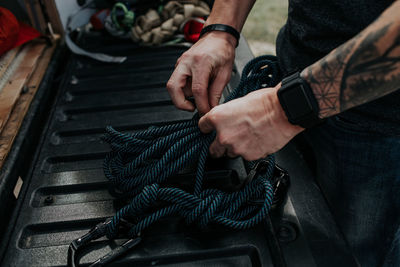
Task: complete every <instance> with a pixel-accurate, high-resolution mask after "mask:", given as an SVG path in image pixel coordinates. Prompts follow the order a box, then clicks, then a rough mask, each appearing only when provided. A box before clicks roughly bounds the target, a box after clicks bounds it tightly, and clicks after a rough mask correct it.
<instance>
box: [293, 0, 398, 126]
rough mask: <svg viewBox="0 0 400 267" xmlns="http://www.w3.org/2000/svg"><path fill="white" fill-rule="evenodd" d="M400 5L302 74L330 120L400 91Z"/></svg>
mask: <svg viewBox="0 0 400 267" xmlns="http://www.w3.org/2000/svg"><path fill="white" fill-rule="evenodd" d="M399 14H400V1H395V3H394V4H393V5H392V6H391V7H389V8H388V9H387V10H386V11H385V12H384V13H383V14H382V15H381V16H380V17H379V18H378V20H376V21H375V22H374V23H372V24H371V25H370V26H368V27H367V28H366V29H365V30H364V31H362V32H361V33H360V34H358V35H357V36H355V37H354V38H352V39H350V40H349V41H347V42H346V43H344V44H343V45H341V46H339V47H338V48H336V49H335V50H333V51H332V52H331V53H329V54H328V55H327V56H325V57H324V58H322V59H321V60H319V61H317V62H316V63H314V64H313V65H311V66H309V67H307V68H306V69H304V70H303V71H302V73H301V76H302V78H303V79H305V80H306V81H307V82H308V83H309V85H310V87H311V89H312V91H313V93H314V95H315V98H316V100H317V102H318V104H319V109H320V110H319V117H320V118H326V117H329V116H332V115H335V114H338V113H340V112H342V111H344V110H347V109H349V108H352V107H355V106H358V105H361V104H364V103H367V102H369V101H372V100H375V99H377V98H379V97H382V96H384V95H386V94H389V93H391V92H393V91H395V90H397V89H400V15H399ZM399 104H400V103H399Z"/></svg>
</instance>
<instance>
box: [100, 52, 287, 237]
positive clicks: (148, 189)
mask: <svg viewBox="0 0 400 267" xmlns="http://www.w3.org/2000/svg"><path fill="white" fill-rule="evenodd" d="M279 81H280V72H279V68H278V65H277V60H276V58H275V57H273V56H262V57H258V58H255V59H253V60H251V61H250V62H249V63H248V64H247V65H246V66H245V68H244V70H243V74H242V78H241V80H240V83H239V85H238V86H237V88H236V89H235V90H234V91H233V92H232V93H231V94H230V95H229V96H228V97H227V98H226V101H225V102H228V101H230V100H232V99H234V98H238V97H242V96H245V95H246V94H248V93H250V92H252V91H255V90H257V89H260V88H264V87H273V86H275V85H276V84H277V83H278V82H279ZM198 121H199V116H198V115H197V114H196V115H195V116H194V117H193V118H192V119H191V120H188V121H184V122H180V123H174V124H171V125H166V126H161V127H150V128H149V129H147V130H143V131H139V132H136V133H133V134H125V133H120V132H118V131H116V130H114V129H113V128H111V127H107V129H106V135H105V138H104V139H105V141H107V142H108V143H109V144H110V146H111V152H110V153H109V154H108V155H107V156H106V158H105V160H104V173H105V175H106V177H107V178H108V179H109V180H110V181H111V182H112V183H113V185H114V186H115V187H116V188H117V189H118V190H120V191H122V192H125V193H127V194H129V196H130V197H131V201H130V203H129V204H128V205H126V206H124V207H123V208H122V209H120V210H119V211H118V212H117V213H116V215H115V216H114V217H113V218H112V220H111V223H110V224H109V225H108V226H107V237H108V238H111V239H112V238H114V237H115V236H116V234H117V231H118V229H119V225H120V223H121V220H123V219H124V220H128V221H131V220H132V218H135V224H134V225H133V226H132V228H131V229H130V231H129V233H128V234H129V235H130V236H131V237H134V236H137V235H138V234H140V232H142V231H143V230H144V229H146V228H147V227H149V226H150V225H151V224H153V223H154V222H156V221H158V220H159V219H161V218H164V217H167V216H173V215H179V216H182V217H183V218H185V220H186V223H188V224H196V225H198V226H199V227H202V228H204V227H206V226H208V225H209V224H210V223H213V224H219V225H223V226H226V227H229V228H232V229H238V230H241V229H247V228H250V227H253V226H255V225H256V224H258V223H260V222H261V221H263V220H264V219H265V218H266V216H267V214H268V211H269V209H270V207H271V205H272V201H273V188H272V185H271V181H270V179H271V178H272V175H273V170H274V166H275V162H274V157H273V155H271V156H268V158H267V160H268V166H267V170H266V171H265V174H264V175H258V176H257V177H255V178H254V179H253V180H252V181H251V182H249V183H248V184H247V185H245V186H244V187H243V188H242V189H241V190H240V191H237V192H233V193H227V192H223V191H221V190H217V189H203V182H204V181H203V180H204V168H205V162H206V159H207V155H208V149H209V146H210V144H211V143H212V141H213V140H214V139H215V136H216V134H215V133H210V134H203V133H201V131H200V130H199V128H198ZM255 163H256V162H249V163H248V164H249V165H248V166H249V167H250V168H251V167H252V166H254V164H255ZM193 164H196V165H197V171H196V177H195V184H194V190H193V193H189V192H186V191H184V190H182V189H180V188H171V187H162V186H161V185H160V184H162V183H164V182H166V180H167V179H168V178H169V177H171V176H172V175H174V174H177V173H178V172H179V171H182V170H183V169H185V168H187V167H190V166H193ZM260 200H261V201H260ZM254 201H257V203H262V205H254V204H252V203H254ZM160 203H161V204H160ZM155 207H157V208H158V209H157V210H155V211H154V209H155Z"/></svg>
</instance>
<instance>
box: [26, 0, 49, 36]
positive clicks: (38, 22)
mask: <svg viewBox="0 0 400 267" xmlns="http://www.w3.org/2000/svg"><path fill="white" fill-rule="evenodd" d="M24 3H25V7H26V10H27V13H28V17H29V20H30V22H31V25H33V26H34V28H35V29H36V30H38V31H39V32H41V33H43V34H46V29H47V23H46V20H45V18H44V15H43V10H42V7H41V5H40V3H39V0H24Z"/></svg>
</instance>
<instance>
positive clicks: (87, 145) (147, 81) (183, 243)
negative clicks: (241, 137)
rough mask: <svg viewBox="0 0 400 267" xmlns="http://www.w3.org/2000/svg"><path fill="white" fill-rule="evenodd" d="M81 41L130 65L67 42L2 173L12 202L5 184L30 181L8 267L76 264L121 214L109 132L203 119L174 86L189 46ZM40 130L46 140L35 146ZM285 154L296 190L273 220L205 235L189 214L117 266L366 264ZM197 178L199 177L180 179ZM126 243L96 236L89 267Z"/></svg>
mask: <svg viewBox="0 0 400 267" xmlns="http://www.w3.org/2000/svg"><path fill="white" fill-rule="evenodd" d="M80 45H82V46H84V47H86V48H88V49H90V50H92V51H101V52H105V53H112V54H115V55H124V56H128V60H127V61H126V62H124V63H123V64H120V65H114V64H105V63H99V62H96V61H93V60H91V59H88V58H84V57H80V56H76V55H71V54H68V53H66V52H65V48H64V47H60V48H59V50H60V51H63V52H59V54H62V55H64V56H59V58H58V60H56V62H53V65H51V67H50V68H51V69H49V70H48V72H49V75H50V76H51V75H53V76H54V77H58V79H57V78H56V79H49V82H48V83H45V84H44V85H42V88H40V90H41V92H40V93H39V94H38V96H37V99H36V102H34V103H33V104H32V106H31V111H30V115H29V116H28V118H27V119H26V120H25V122H24V124H25V128H24V127H23V129H22V131H21V132H20V134H19V136H18V138H17V141H16V144H15V146H17V147H16V148H15V149H14V150H15V151H14V153H11V158H10V159H9V160H8V161H7V162H6V166H5V167H4V170H7V171H3V172H2V173H1V176H0V178H1V179H2V182H3V183H2V184H1V185H0V189H2V191H0V194H2V195H1V196H0V197H2V198H3V199H4V198H5V197H6V196H8V197H10V196H11V194H9V192H8V191H7V190H5V189H7V188H6V187H5V185H8V188H9V187H10V186H9V185H10V184H15V182H16V181H17V179H18V177H22V179H23V182H24V183H23V186H22V189H21V191H20V194H19V196H18V199H17V200H16V201H10V202H7V201H4V202H3V205H4V204H5V203H12V204H10V206H9V208H8V209H7V208H6V207H2V208H4V210H9V212H7V213H6V214H5V216H3V218H2V225H4V227H3V229H4V232H3V233H2V242H1V247H0V249H1V250H0V253H1V254H0V257H1V258H0V260H1V265H2V266H66V263H67V250H68V245H69V244H70V242H71V241H72V240H74V239H76V238H78V237H80V236H82V235H83V234H84V233H86V232H87V231H88V230H89V229H90V228H92V227H93V226H94V225H95V224H97V223H99V222H101V221H104V220H105V219H106V218H108V217H110V216H113V215H114V213H115V212H116V209H117V208H118V201H116V200H115V198H114V197H113V196H111V195H110V192H109V191H108V188H109V183H108V181H107V179H106V178H105V177H104V174H103V171H102V161H103V158H104V156H105V154H106V153H107V152H108V151H109V148H108V146H107V144H105V143H103V142H102V141H101V139H100V137H101V136H102V135H103V133H104V128H105V127H106V126H108V125H111V126H113V127H114V128H116V129H117V130H120V131H127V132H132V131H135V130H140V129H145V128H147V127H149V126H151V125H163V124H168V123H171V122H178V121H182V120H186V119H190V118H191V117H192V115H193V114H191V113H188V112H183V111H179V110H177V109H176V108H175V107H174V106H173V105H172V102H171V100H170V98H169V96H168V93H167V91H166V89H165V84H166V81H167V80H168V78H169V76H170V74H171V73H172V70H173V66H174V64H175V62H176V60H177V58H178V57H179V56H180V55H181V54H182V53H183V52H184V51H185V50H186V48H183V47H161V48H144V47H137V46H134V45H133V44H132V43H131V42H130V41H120V42H117V41H116V40H115V39H111V38H110V39H108V38H104V37H102V36H99V35H96V34H94V35H92V34H86V35H83V36H81V38H80ZM251 57H252V55H251V52H250V50H249V48H248V46H247V44H246V42H245V41H243V40H242V41H241V43H240V46H239V47H238V49H237V56H236V60H235V70H234V71H233V77H232V79H231V82H230V84H229V86H228V88H227V90H229V88H232V87H234V86H235V85H236V84H237V83H238V80H239V79H240V74H241V70H242V68H243V66H244V65H245V63H246V62H247V61H248V60H249V59H251ZM57 65H58V67H57ZM60 66H61V67H60ZM55 70H57V71H55ZM51 81H52V82H51ZM52 95H53V96H52ZM44 106H47V107H50V108H48V109H44V108H43V107H44ZM35 114H38V115H37V116H35ZM41 121H42V122H44V123H40V122H41ZM24 129H25V130H24ZM30 136H31V137H35V136H36V137H38V138H39V139H38V141H37V142H33V141H32V142H26V140H29V138H30ZM24 140H25V142H24ZM23 152H25V153H23ZM28 154H29V155H28ZM276 156H277V162H278V164H279V165H280V166H282V167H283V168H285V169H286V170H287V171H288V172H289V174H290V177H291V187H290V188H289V192H288V197H287V198H286V199H285V202H284V203H283V205H282V207H280V208H278V209H277V210H275V211H274V212H272V213H271V215H270V218H269V219H268V220H266V221H265V222H264V223H262V224H260V225H259V226H257V227H255V228H254V229H250V230H246V231H231V230H227V229H221V228H211V229H208V230H200V229H197V228H195V227H193V226H187V225H185V224H184V222H183V221H182V220H180V219H178V218H170V219H166V220H163V221H160V222H159V223H157V224H155V225H154V226H152V227H151V228H149V229H148V230H147V231H145V233H143V241H142V242H141V243H140V244H139V245H138V246H137V247H135V248H134V249H132V251H130V252H129V253H128V254H127V255H126V256H124V257H122V258H120V259H118V260H117V261H115V262H113V263H112V264H110V266H125V265H129V266H154V265H159V266H337V265H339V264H341V265H342V266H353V265H356V263H355V260H354V258H353V256H352V255H351V254H350V252H349V250H348V249H347V245H346V244H345V242H344V241H343V238H342V235H341V233H340V232H339V230H338V228H337V226H336V224H335V222H334V220H333V218H332V215H331V214H330V212H329V209H328V207H327V205H326V202H325V200H324V198H323V196H322V195H321V193H320V191H319V189H318V187H317V186H316V184H315V183H314V181H313V176H312V173H311V172H310V170H309V169H308V167H307V165H306V163H305V161H304V159H303V158H302V155H301V153H299V151H298V150H297V149H296V146H295V144H293V143H290V144H289V145H288V146H286V147H285V148H284V149H283V150H282V151H280V152H279V153H277V155H276ZM212 165H213V166H211V167H210V168H209V171H208V174H207V175H209V177H211V178H212V179H215V180H218V179H221V180H224V179H225V180H229V179H234V178H239V179H244V177H245V176H246V171H245V169H244V165H243V162H242V161H241V160H240V159H236V160H228V161H216V162H215V163H214V164H212ZM191 177H193V173H190V172H187V173H184V174H181V175H180V177H179V179H190V178H191ZM8 190H9V189H8ZM10 207H11V208H10ZM117 242H119V240H117ZM114 247H115V243H113V242H109V241H108V240H106V239H100V240H98V241H96V242H94V244H93V246H92V247H91V249H90V251H89V253H88V254H87V255H86V256H84V257H83V258H82V260H81V264H88V263H90V262H93V261H94V260H96V259H98V258H99V257H100V256H102V255H104V254H105V253H107V252H108V251H110V250H111V249H112V248H114ZM85 266H86V265H85Z"/></svg>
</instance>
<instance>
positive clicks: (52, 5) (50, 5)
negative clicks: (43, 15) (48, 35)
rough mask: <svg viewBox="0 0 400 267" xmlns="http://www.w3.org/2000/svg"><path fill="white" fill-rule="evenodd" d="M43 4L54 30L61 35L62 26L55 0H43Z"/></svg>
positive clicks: (62, 31) (62, 32)
mask: <svg viewBox="0 0 400 267" xmlns="http://www.w3.org/2000/svg"><path fill="white" fill-rule="evenodd" d="M44 6H45V8H46V12H47V16H48V18H49V20H50V23H51V26H52V27H53V30H54V32H55V33H58V34H61V35H63V34H64V27H63V25H62V22H61V19H60V14H59V12H58V9H57V6H56V2H55V0H44Z"/></svg>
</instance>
